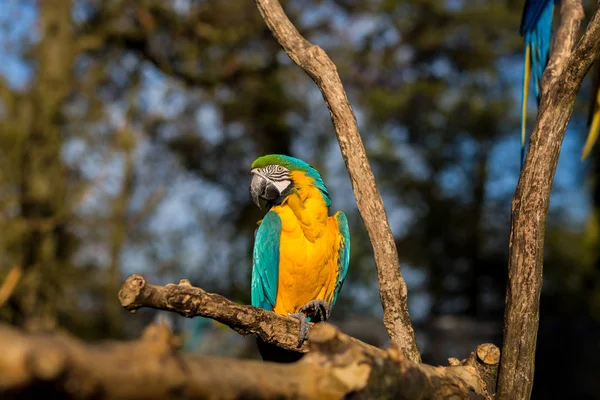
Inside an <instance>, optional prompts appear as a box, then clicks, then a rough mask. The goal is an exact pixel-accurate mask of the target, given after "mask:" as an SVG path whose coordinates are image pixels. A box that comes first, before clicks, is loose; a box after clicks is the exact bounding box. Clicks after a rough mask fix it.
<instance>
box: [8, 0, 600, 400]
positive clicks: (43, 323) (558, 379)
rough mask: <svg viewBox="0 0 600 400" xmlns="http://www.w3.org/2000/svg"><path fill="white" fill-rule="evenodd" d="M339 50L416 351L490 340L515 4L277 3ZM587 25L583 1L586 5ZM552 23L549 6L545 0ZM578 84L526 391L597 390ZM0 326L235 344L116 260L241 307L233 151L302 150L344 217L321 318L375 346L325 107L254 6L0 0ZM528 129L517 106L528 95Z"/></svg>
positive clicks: (452, 0) (593, 202)
mask: <svg viewBox="0 0 600 400" xmlns="http://www.w3.org/2000/svg"><path fill="white" fill-rule="evenodd" d="M282 3H283V6H284V7H285V9H286V11H287V12H288V15H289V16H290V18H291V19H292V21H293V22H294V23H295V24H296V25H297V27H298V28H299V30H300V31H301V32H302V33H303V34H304V35H305V36H306V37H307V38H309V39H310V40H311V41H313V42H314V43H316V44H318V45H320V46H322V47H323V48H324V49H325V50H326V51H327V52H328V54H329V55H330V56H331V58H332V59H333V61H334V62H335V63H336V64H337V67H338V71H339V73H340V75H341V78H342V81H343V83H344V85H345V87H346V89H347V91H348V95H349V98H350V100H351V102H352V104H353V106H354V108H355V112H356V114H357V119H358V122H359V126H360V130H361V134H362V137H363V141H364V143H365V146H366V148H367V152H368V155H369V157H370V160H371V165H372V167H373V170H374V173H375V176H376V179H377V182H378V184H379V186H380V190H381V191H382V195H383V197H384V202H385V205H386V210H387V213H388V217H389V219H390V223H391V227H392V230H393V232H394V235H395V238H396V241H397V246H398V252H399V255H400V262H401V265H402V268H403V273H404V276H405V278H406V280H407V283H408V286H409V308H410V311H411V316H412V318H413V321H414V323H415V326H416V330H417V335H418V341H419V346H420V349H421V350H422V351H423V359H424V361H425V362H428V363H433V364H447V361H446V360H447V358H448V357H458V358H464V357H466V356H467V355H468V353H469V352H470V351H472V350H473V349H474V348H475V346H476V345H477V344H479V343H482V342H490V341H491V342H494V343H496V344H498V345H499V344H500V343H501V335H502V316H503V306H504V290H505V283H506V275H507V249H508V232H509V223H510V200H511V197H512V194H513V191H514V188H515V185H516V182H517V179H518V173H519V134H520V132H519V129H520V122H519V118H520V117H519V113H520V96H521V84H522V68H523V59H522V58H523V41H522V38H521V37H520V36H519V34H518V28H519V23H520V16H521V11H522V6H523V4H522V1H493V2H491V1H490V2H485V1H475V0H448V1H439V0H417V1H415V0H412V1H409V0H406V1H388V0H379V1H372V0H369V1H367V0H364V1H351V0H345V1H336V2H334V1H328V0H322V1H316V0H315V1H313V0H303V1H298V0H296V1H284V2H282ZM584 5H585V6H586V7H587V9H586V11H587V14H586V15H587V16H588V17H589V15H590V12H591V7H595V2H592V1H588V2H584ZM557 15H558V13H557ZM590 84H591V79H588V80H586V81H585V82H584V85H583V87H582V90H581V93H580V95H579V97H578V99H577V103H576V105H575V109H576V110H575V114H574V116H573V119H572V121H571V123H570V125H569V129H568V132H567V135H566V139H565V141H564V144H563V151H562V153H561V157H560V161H559V166H558V170H557V173H556V178H555V183H554V186H553V193H552V199H551V204H550V215H549V218H548V229H547V237H546V257H545V263H544V290H543V295H542V302H541V321H540V331H539V339H538V346H537V360H536V375H535V385H534V394H533V397H534V398H536V399H549V398H577V399H588V398H589V399H592V398H600V395H599V394H598V393H600V390H599V389H600V383H599V382H598V381H599V380H598V375H599V374H600V247H599V243H600V214H599V213H600V189H599V187H598V179H599V173H600V149H595V150H594V151H593V154H592V155H591V157H590V159H589V160H587V161H585V162H583V163H581V162H580V161H579V153H580V151H581V148H582V145H583V141H584V138H585V135H586V134H587V127H586V122H587V107H588V104H589V100H590V98H591V88H590V86H591V85H590ZM0 95H1V97H0V124H1V125H0V281H2V280H3V279H4V277H5V276H6V274H7V273H8V271H9V270H10V268H11V267H12V266H13V265H20V266H21V267H22V268H23V271H24V275H23V277H22V279H21V280H20V282H19V285H18V287H17V289H16V291H15V293H14V295H13V296H12V297H11V299H10V300H9V302H7V303H6V304H5V305H4V306H3V307H2V308H0V320H2V321H5V322H9V323H12V324H15V325H17V326H22V327H25V328H28V329H33V330H36V329H52V328H55V327H59V328H63V329H67V330H69V331H71V332H72V333H74V334H76V335H78V336H80V337H82V338H84V339H86V340H99V339H105V338H133V337H136V336H138V335H139V333H140V331H141V329H142V328H143V327H144V326H145V325H147V324H148V323H149V322H150V321H151V320H152V319H154V318H157V316H159V315H160V317H162V318H166V319H168V320H169V321H170V322H171V323H172V325H173V327H174V328H175V329H176V330H177V331H178V332H180V333H181V334H182V335H183V337H184V338H185V340H186V350H187V351H200V352H205V353H212V354H223V355H230V356H236V357H256V356H257V354H256V351H255V349H254V341H253V339H252V338H241V337H239V336H238V335H237V334H235V333H234V332H232V331H230V330H228V329H227V328H224V327H221V326H219V325H217V324H215V323H213V322H211V321H208V320H203V319H195V320H184V319H183V318H182V317H179V316H176V315H171V314H168V313H158V312H155V311H148V310H146V311H144V312H139V313H137V314H135V315H129V314H128V313H127V312H125V311H123V310H121V307H120V306H119V303H118V300H117V297H116V292H117V290H118V288H119V287H120V284H121V283H122V281H123V279H124V277H125V276H127V275H128V274H131V273H142V274H144V276H146V278H147V279H148V280H150V281H151V282H153V283H160V284H164V283H167V282H173V281H175V282H176V281H178V280H179V279H180V278H182V277H186V278H188V279H190V280H191V282H192V283H193V284H194V285H197V286H201V287H203V288H204V289H206V290H209V291H214V292H218V293H221V294H223V295H225V296H227V297H229V298H231V299H233V300H235V301H239V302H243V303H248V302H249V290H248V289H249V286H250V285H249V282H250V268H251V258H250V257H251V246H252V243H253V232H254V229H255V226H256V221H257V220H259V219H260V218H261V217H262V212H261V211H260V210H258V209H257V208H256V207H255V206H254V205H253V204H252V203H251V201H250V197H249V194H248V184H249V179H250V176H249V169H250V164H251V163H252V161H253V160H254V159H255V158H256V157H257V156H259V155H263V154H267V153H285V154H290V155H293V156H296V157H299V158H302V159H304V160H306V161H308V162H309V163H311V164H312V165H314V166H315V167H316V168H317V169H319V170H320V171H321V172H322V173H323V175H324V179H325V182H326V184H327V185H328V188H329V190H330V193H331V196H332V199H333V209H332V211H335V210H337V209H342V210H343V211H344V212H345V213H346V214H347V215H348V218H349V221H350V224H351V234H352V254H351V261H350V263H351V264H350V270H349V273H348V278H347V281H346V283H345V285H344V289H343V290H342V293H341V296H340V298H339V300H338V303H337V304H338V305H337V306H336V309H335V310H334V313H333V319H332V321H333V322H334V323H336V324H338V325H339V326H341V327H342V329H343V330H345V331H346V332H348V333H351V334H353V335H356V336H358V337H360V338H362V339H363V340H368V341H370V342H371V343H374V344H377V345H380V346H386V344H387V334H386V332H385V329H384V328H383V324H382V322H381V316H382V311H381V305H380V303H379V295H378V289H377V281H376V274H375V265H374V261H373V256H372V249H371V246H370V243H369V240H368V237H367V235H366V232H365V229H364V226H363V224H362V220H361V219H360V216H359V214H358V212H357V210H356V206H355V202H354V198H353V195H352V189H351V186H350V182H349V180H348V176H347V173H346V170H345V168H344V164H343V161H342V158H341V155H340V152H339V149H338V147H337V143H336V141H335V135H334V132H333V127H332V125H331V121H330V119H329V115H328V113H327V110H326V108H325V105H324V103H323V100H322V98H321V96H320V93H319V91H318V89H317V88H316V86H315V85H314V84H313V82H312V81H310V79H309V78H308V76H306V75H305V74H304V73H303V72H302V71H301V70H300V69H299V68H298V67H296V66H295V65H293V63H292V62H291V61H290V60H289V58H288V57H287V56H286V55H285V53H284V52H283V51H282V50H281V49H280V47H279V45H278V44H277V43H276V42H275V40H274V39H273V38H272V37H271V34H270V33H269V31H268V30H267V28H266V26H265V25H264V23H263V21H262V19H261V18H260V15H259V13H258V11H257V10H256V7H255V5H254V3H253V2H251V1H241V0H232V1H211V0H206V1H200V0H197V1H194V0H177V1H175V0H173V1H167V0H139V1H135V2H131V1H117V0H104V1H100V0H72V1H69V0H44V1H38V2H36V1H32V0H14V1H11V0H0ZM529 110H530V112H529V119H528V121H529V131H531V129H532V124H533V121H534V119H535V113H536V107H535V101H534V100H533V99H531V103H530V108H529Z"/></svg>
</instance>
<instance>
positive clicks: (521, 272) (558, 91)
mask: <svg viewBox="0 0 600 400" xmlns="http://www.w3.org/2000/svg"><path fill="white" fill-rule="evenodd" d="M582 17H583V11H582V9H581V4H580V2H579V1H577V0H565V1H563V2H562V5H561V23H560V26H559V29H558V30H557V33H556V40H555V44H554V46H553V52H554V54H552V57H551V61H550V63H549V67H548V70H547V71H546V73H545V74H544V87H543V88H542V99H541V104H540V108H539V112H538V118H537V121H536V124H535V128H534V130H533V133H532V135H531V139H530V143H529V151H528V153H527V157H526V159H525V165H524V167H523V171H522V172H521V176H520V178H519V183H518V184H517V189H516V191H515V195H514V198H513V202H512V221H511V233H510V242H509V265H508V284H507V291H506V311H505V315H504V343H503V348H502V363H501V366H500V376H499V380H498V398H499V399H511V400H512V399H516V400H518V399H529V398H530V396H531V389H532V386H533V375H534V362H535V347H536V340H537V330H538V321H539V303H540V293H541V288H542V265H543V253H544V233H545V225H546V216H547V214H548V205H549V202H550V190H551V188H552V181H553V179H554V173H555V171H556V165H557V162H558V156H559V153H560V146H561V144H562V141H563V138H564V135H565V131H566V128H567V123H568V122H569V119H570V117H571V114H572V111H573V103H574V101H575V96H576V94H577V92H578V91H579V88H580V86H581V82H582V80H583V78H584V77H585V75H586V73H587V71H588V70H589V68H590V67H591V65H592V63H593V61H594V60H595V59H596V58H597V57H598V54H599V51H600V14H599V13H598V12H596V13H595V15H594V17H593V19H592V21H591V22H590V24H589V25H588V27H587V29H586V32H585V33H584V35H583V36H582V37H581V39H580V40H579V42H578V43H577V45H576V46H575V48H574V50H571V49H572V48H573V45H574V43H575V40H576V35H577V32H578V26H579V21H580V20H581V19H582Z"/></svg>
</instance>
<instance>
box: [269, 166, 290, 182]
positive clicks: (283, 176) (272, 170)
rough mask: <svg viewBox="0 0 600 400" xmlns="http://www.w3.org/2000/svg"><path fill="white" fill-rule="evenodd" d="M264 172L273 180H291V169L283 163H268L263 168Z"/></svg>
mask: <svg viewBox="0 0 600 400" xmlns="http://www.w3.org/2000/svg"><path fill="white" fill-rule="evenodd" d="M263 173H264V174H265V175H266V176H268V177H269V179H271V180H272V181H275V182H282V181H285V180H289V173H290V170H289V169H287V168H285V167H282V166H281V165H267V166H266V167H264V168H263Z"/></svg>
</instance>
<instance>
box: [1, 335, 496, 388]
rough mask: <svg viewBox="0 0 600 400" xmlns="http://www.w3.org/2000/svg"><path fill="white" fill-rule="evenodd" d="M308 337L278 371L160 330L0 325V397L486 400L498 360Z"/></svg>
mask: <svg viewBox="0 0 600 400" xmlns="http://www.w3.org/2000/svg"><path fill="white" fill-rule="evenodd" d="M309 340H310V343H311V352H310V353H309V354H308V355H307V356H305V357H304V358H303V359H302V360H301V361H299V362H296V363H293V364H286V365H282V364H276V363H269V362H260V361H249V360H236V359H229V358H219V357H207V356H197V355H189V354H185V355H182V354H179V353H178V352H177V349H178V347H179V345H180V343H179V340H178V339H177V338H176V337H174V336H173V335H172V333H171V331H170V330H169V329H168V328H167V327H166V325H162V324H157V325H151V326H149V327H148V328H147V329H146V331H145V332H144V335H143V337H142V338H141V340H138V341H133V342H105V343H101V344H95V345H86V344H84V343H82V342H80V341H78V340H77V339H75V338H73V337H71V336H69V335H66V334H60V335H41V334H38V335H33V334H29V335H27V334H24V333H22V332H19V331H17V330H16V329H14V328H11V327H8V326H6V325H0V353H1V354H2V355H3V356H2V357H0V397H1V398H2V399H7V400H8V399H27V398H38V397H45V398H47V397H50V398H69V399H92V398H93V399H96V400H102V399H130V400H138V399H139V400H142V399H148V400H151V399H161V400H163V399H166V400H168V399H181V398H186V399H207V398H210V399H241V398H245V399H250V398H252V399H275V398H277V399H340V398H350V399H374V398H377V399H392V398H393V399H396V398H400V399H406V400H411V399H447V398H455V399H489V398H490V396H489V393H487V392H486V382H487V381H488V380H489V379H492V380H493V377H494V370H495V369H496V363H497V361H498V360H497V357H489V356H484V357H481V356H480V353H481V351H480V350H479V349H478V350H477V351H476V352H474V353H473V354H471V356H470V357H468V358H467V359H466V360H463V361H462V362H457V365H456V366H450V367H431V366H428V365H423V364H418V363H415V362H412V361H409V360H407V359H406V358H405V357H403V356H402V355H401V354H400V353H398V352H397V351H395V350H390V351H389V352H384V353H383V354H382V355H381V356H372V355H369V354H366V353H364V351H363V350H364V348H363V347H360V346H357V345H356V344H355V342H353V341H349V340H348V336H346V335H343V334H341V333H340V332H339V331H338V330H337V329H335V328H334V327H333V326H332V325H329V324H318V325H317V326H316V327H315V329H314V330H313V331H311V333H310V339H309ZM483 346H486V345H482V346H480V348H483ZM497 351H498V349H497V348H495V351H494V349H493V348H492V353H497ZM486 354H487V353H486Z"/></svg>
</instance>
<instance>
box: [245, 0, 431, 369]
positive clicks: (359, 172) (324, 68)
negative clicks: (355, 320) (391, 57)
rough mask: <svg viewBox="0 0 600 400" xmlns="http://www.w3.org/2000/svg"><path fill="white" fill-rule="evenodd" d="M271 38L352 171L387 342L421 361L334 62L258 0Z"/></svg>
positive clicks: (276, 9)
mask: <svg viewBox="0 0 600 400" xmlns="http://www.w3.org/2000/svg"><path fill="white" fill-rule="evenodd" d="M256 5H257V6H258V9H259V11H260V13H261V15H262V17H263V19H264V21H265V23H266V24H267V26H268V27H269V29H270V30H271V32H272V33H273V36H274V37H275V39H276V40H277V41H278V42H279V44H280V45H281V47H283V49H284V50H285V52H286V53H287V54H288V56H289V57H290V58H291V59H292V60H293V61H294V62H295V63H296V64H297V65H298V66H299V67H301V68H302V69H303V70H304V71H305V72H306V73H307V74H308V75H309V76H310V77H311V78H312V80H313V81H314V82H315V83H316V84H317V86H318V87H319V89H320V90H321V94H322V95H323V99H324V100H325V103H326V104H327V108H328V109H329V113H330V116H331V120H332V122H333V125H334V128H335V132H336V136H337V139H338V142H339V145H340V150H341V152H342V156H343V158H344V161H345V163H346V168H347V169H348V174H349V175H350V181H351V182H352V188H353V189H354V196H355V197H356V203H357V206H358V211H359V212H360V215H361V217H362V219H363V222H364V224H365V228H366V229H367V233H368V234H369V238H370V240H371V244H372V245H373V252H374V255H375V262H376V264H377V277H378V280H379V293H380V297H381V304H382V306H383V314H384V316H383V319H384V323H385V326H386V328H387V330H388V333H389V335H390V339H391V342H392V343H393V344H394V345H395V346H397V347H398V348H399V349H401V350H402V352H403V353H404V354H405V355H406V356H407V357H408V358H409V359H410V360H413V361H420V359H421V355H420V354H419V350H418V349H417V342H416V340H415V334H414V330H413V327H412V325H411V321H410V316H409V314H408V306H407V289H406V283H405V282H404V278H403V277H402V273H401V272H400V263H399V260H398V250H397V249H396V243H395V241H394V237H393V235H392V231H391V229H390V226H389V223H388V219H387V216H386V213H385V208H384V206H383V200H382V198H381V194H380V193H379V189H378V188H377V185H376V184H375V177H374V175H373V171H372V170H371V167H370V165H369V160H368V159H367V154H366V152H365V148H364V145H363V143H362V139H361V137H360V133H359V131H358V125H357V123H356V117H355V116H354V112H353V110H352V106H351V105H350V102H349V101H348V98H347V96H346V92H345V91H344V87H343V85H342V82H341V80H340V77H339V75H338V73H337V68H336V66H335V64H334V63H333V62H332V61H331V59H330V58H329V56H327V54H326V53H325V51H324V50H323V49H322V48H320V47H319V46H316V45H313V44H312V43H310V42H309V41H307V40H306V39H305V38H304V37H303V36H302V35H301V34H300V33H299V32H298V30H297V29H296V28H295V27H294V25H293V24H292V22H291V21H290V20H289V19H288V17H287V16H286V14H285V12H284V10H283V9H282V8H281V5H280V4H279V1H277V0H256Z"/></svg>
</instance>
